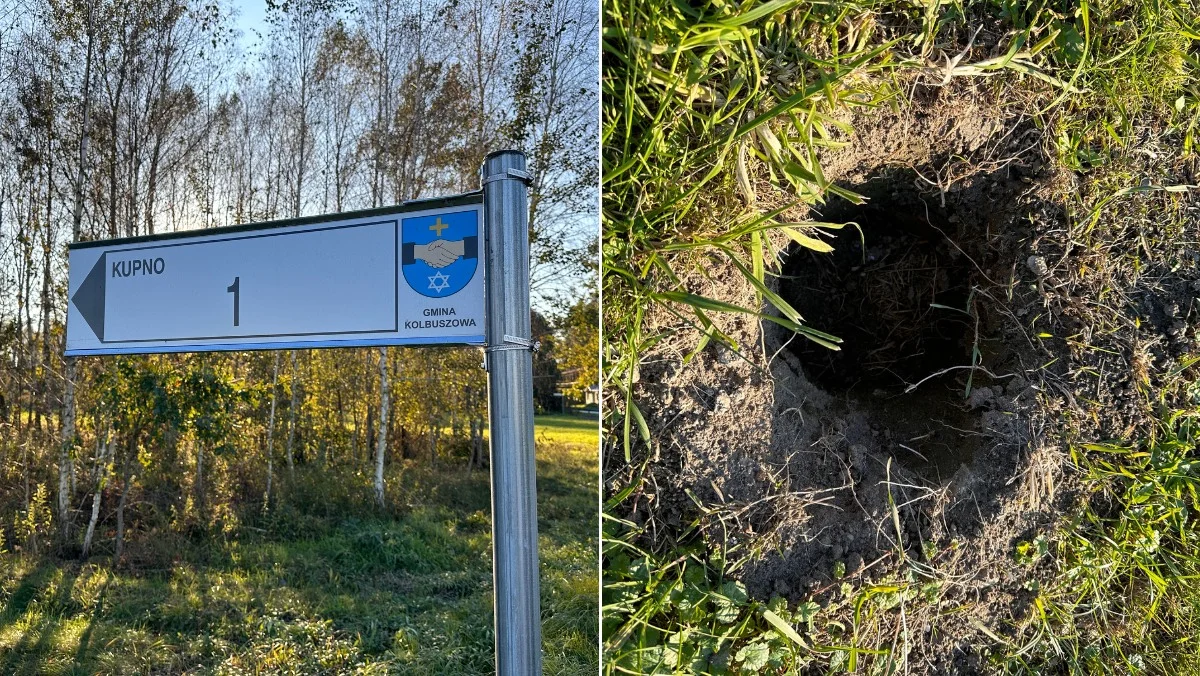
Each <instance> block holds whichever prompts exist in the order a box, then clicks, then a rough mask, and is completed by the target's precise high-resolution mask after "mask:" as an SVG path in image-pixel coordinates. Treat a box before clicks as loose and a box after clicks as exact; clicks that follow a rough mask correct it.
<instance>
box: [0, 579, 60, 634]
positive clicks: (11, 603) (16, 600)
mask: <svg viewBox="0 0 1200 676" xmlns="http://www.w3.org/2000/svg"><path fill="white" fill-rule="evenodd" d="M56 570H58V567H57V566H55V565H52V564H50V563H43V564H41V565H39V566H38V567H37V568H34V569H33V570H31V571H29V572H28V573H26V574H25V577H23V578H21V581H20V582H19V583H18V584H17V588H16V590H15V591H14V592H13V594H12V596H10V597H9V599H8V605H6V606H5V607H4V612H3V613H0V629H4V628H5V627H7V626H8V625H10V624H12V623H13V622H15V621H16V620H17V618H18V617H20V616H22V615H24V614H25V610H26V609H27V608H29V604H30V603H31V602H32V601H33V598H34V597H35V596H36V595H37V593H38V592H39V591H40V590H41V588H42V587H44V586H45V584H46V582H47V581H48V580H49V579H50V576H52V575H53V574H54V571H56Z"/></svg>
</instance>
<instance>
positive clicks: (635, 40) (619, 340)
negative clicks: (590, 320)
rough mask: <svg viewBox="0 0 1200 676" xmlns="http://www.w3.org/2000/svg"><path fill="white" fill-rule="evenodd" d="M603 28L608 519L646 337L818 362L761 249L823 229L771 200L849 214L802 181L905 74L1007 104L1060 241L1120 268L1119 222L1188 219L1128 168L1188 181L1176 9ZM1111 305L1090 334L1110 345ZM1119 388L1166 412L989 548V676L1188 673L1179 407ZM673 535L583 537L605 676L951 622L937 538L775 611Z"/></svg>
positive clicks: (1128, 258)
mask: <svg viewBox="0 0 1200 676" xmlns="http://www.w3.org/2000/svg"><path fill="white" fill-rule="evenodd" d="M604 11H605V28H604V34H603V39H604V48H603V49H604V59H605V61H604V67H603V72H602V77H603V80H604V81H603V92H604V96H605V100H604V104H603V110H602V115H603V120H602V121H603V135H602V143H603V150H602V153H603V160H602V162H603V173H604V185H603V211H602V218H603V232H604V234H603V259H604V266H603V270H604V313H605V326H606V334H605V345H604V357H605V361H604V371H603V373H604V379H605V390H606V392H608V393H609V394H608V397H609V398H608V400H607V402H606V403H607V407H606V413H607V417H606V419H605V421H604V427H605V429H606V437H605V438H606V445H605V451H604V452H605V454H606V458H605V461H606V469H608V470H611V471H612V473H613V474H612V476H611V477H607V478H610V479H611V478H620V479H621V480H623V481H624V482H625V485H623V486H618V487H617V488H618V490H616V492H615V493H614V494H612V495H607V496H606V498H607V501H606V503H605V504H606V511H607V512H610V513H616V512H617V511H621V512H625V511H627V510H626V509H624V507H627V506H628V505H627V504H625V503H626V501H628V500H633V499H641V498H642V497H645V496H649V495H653V494H655V493H657V492H658V491H657V490H656V487H655V486H654V485H653V484H652V483H649V482H648V472H649V468H650V462H651V458H652V457H653V456H654V454H655V451H654V446H655V444H654V440H652V439H651V432H650V426H649V425H648V424H647V417H648V415H647V413H646V412H644V411H643V410H642V406H644V405H645V404H644V403H642V404H639V401H638V398H637V396H636V394H637V387H636V385H635V383H636V382H637V381H638V377H639V367H640V365H641V363H642V360H643V359H644V358H645V356H646V355H647V354H648V353H649V352H651V351H652V350H653V349H654V348H655V346H656V345H658V344H659V343H660V342H661V341H662V340H664V339H665V338H667V337H668V336H672V335H674V334H676V333H679V332H691V333H692V335H695V336H697V338H696V340H695V343H694V345H693V346H692V349H693V350H694V352H693V353H692V354H694V353H695V352H698V351H700V350H702V349H704V348H705V346H707V345H708V344H709V343H711V342H713V341H720V342H725V343H727V344H730V345H731V346H732V347H734V348H735V349H738V350H742V349H744V348H745V347H746V346H741V345H737V344H736V343H735V342H734V341H733V340H732V338H731V337H730V336H727V335H725V334H723V333H722V332H721V330H720V328H719V326H718V324H717V323H716V322H714V318H715V316H716V315H718V314H721V313H740V314H747V315H752V316H755V317H757V318H759V319H761V320H764V321H771V322H775V323H777V324H781V325H783V326H785V327H788V328H790V329H792V330H794V331H796V332H797V333H800V334H801V335H803V336H805V337H807V338H808V339H811V340H814V341H816V342H818V343H822V344H826V345H827V346H828V347H830V349H835V348H836V347H837V341H836V338H834V337H832V336H829V335H826V334H823V333H821V332H820V329H821V327H820V326H809V325H808V324H807V322H806V321H805V319H804V318H803V317H800V316H799V315H798V314H796V313H795V311H794V309H793V308H791V307H790V306H788V304H787V303H786V302H785V301H783V299H781V298H779V297H777V296H775V295H774V294H773V293H772V291H771V290H772V279H771V278H772V276H773V274H774V273H775V271H777V269H778V267H777V264H778V260H779V255H780V253H781V250H782V248H783V247H786V246H789V245H799V246H804V247H808V248H811V249H815V250H817V251H824V250H828V248H829V247H828V245H827V244H826V243H825V241H824V240H823V239H822V237H823V232H824V231H825V230H828V229H830V228H835V227H840V226H839V224H824V223H814V222H803V221H801V222H796V221H797V219H796V217H794V216H792V215H791V214H792V213H793V212H792V211H791V209H790V208H791V207H793V206H796V205H799V206H801V207H802V206H804V205H815V204H820V203H822V202H824V201H826V200H829V199H832V198H834V197H835V196H836V197H838V198H842V199H848V200H851V201H854V200H856V199H857V197H856V196H855V195H852V194H848V193H846V191H845V190H842V189H839V188H838V187H837V186H834V185H832V184H831V183H830V181H829V180H828V179H827V178H826V177H825V175H824V173H823V172H822V169H821V166H820V160H819V153H820V152H821V151H822V150H823V149H827V148H836V147H839V146H840V145H842V144H846V143H850V144H853V143H855V142H856V141H855V139H854V136H853V131H854V130H853V128H852V127H851V126H850V125H849V124H847V123H846V122H845V120H847V119H849V118H850V117H851V115H850V114H851V113H855V112H863V113H870V111H871V110H872V109H875V108H883V107H891V108H900V107H904V106H908V105H912V104H911V103H910V102H908V101H907V100H906V96H907V92H908V91H909V87H911V85H912V80H913V77H914V76H915V75H918V74H920V75H921V76H922V77H924V78H925V81H926V82H931V81H932V82H937V81H941V80H943V78H951V77H994V76H999V77H1000V80H999V81H993V82H994V84H993V87H992V91H993V92H999V93H1000V99H1001V101H1002V102H1005V103H1007V104H1010V105H1017V106H1021V107H1022V108H1023V109H1024V110H1026V111H1027V112H1028V114H1029V115H1030V116H1031V117H1032V118H1033V119H1034V120H1035V122H1036V124H1037V126H1038V127H1039V129H1041V130H1042V133H1043V137H1044V139H1045V140H1046V142H1045V144H1044V147H1043V155H1044V156H1045V157H1046V159H1047V160H1048V161H1050V162H1053V163H1056V165H1057V167H1058V168H1059V169H1062V170H1065V171H1066V172H1071V173H1070V175H1071V176H1072V180H1075V181H1077V183H1075V184H1074V185H1073V186H1071V187H1070V188H1069V189H1066V190H1065V191H1064V196H1063V200H1064V206H1065V208H1066V212H1067V221H1068V224H1067V226H1068V227H1069V228H1070V231H1071V233H1072V237H1073V239H1074V241H1076V242H1077V243H1079V245H1080V246H1082V247H1086V248H1087V249H1088V250H1091V251H1102V252H1107V253H1106V255H1108V256H1110V257H1114V258H1115V257H1120V258H1121V259H1122V260H1123V261H1124V263H1126V264H1127V267H1128V268H1129V269H1132V270H1140V269H1142V266H1143V265H1145V264H1146V263H1147V259H1148V258H1149V257H1150V248H1151V247H1152V246H1154V247H1157V246H1158V244H1159V243H1147V242H1145V241H1143V242H1142V243H1141V246H1133V245H1130V244H1129V243H1128V240H1127V239H1125V240H1122V239H1121V238H1122V237H1123V236H1124V235H1122V233H1127V231H1129V230H1130V229H1133V230H1135V231H1136V230H1137V229H1138V228H1139V223H1140V222H1143V220H1144V221H1145V222H1148V223H1149V222H1153V223H1160V224H1161V223H1164V222H1167V223H1168V227H1167V228H1166V230H1168V231H1170V230H1171V228H1174V230H1175V231H1176V232H1183V233H1187V232H1191V233H1192V234H1191V236H1190V239H1192V240H1194V239H1195V237H1194V228H1195V221H1194V215H1193V216H1192V217H1191V218H1192V219H1193V220H1191V221H1190V222H1188V221H1186V220H1183V219H1187V218H1188V216H1186V215H1185V214H1184V213H1183V209H1182V207H1179V206H1178V204H1175V205H1174V206H1172V204H1173V203H1171V202H1170V201H1169V200H1170V195H1171V194H1174V195H1179V194H1181V193H1182V192H1185V191H1186V190H1188V188H1187V187H1185V186H1180V185H1172V184H1171V183H1169V182H1166V183H1164V182H1163V181H1162V177H1161V175H1159V174H1155V175H1150V173H1151V172H1148V171H1147V166H1148V165H1147V161H1146V159H1145V158H1146V157H1150V156H1153V157H1154V159H1155V161H1156V162H1158V167H1159V170H1161V168H1162V167H1167V168H1168V171H1170V168H1171V167H1175V168H1178V167H1180V166H1181V165H1182V164H1183V163H1184V162H1193V163H1194V157H1195V155H1194V151H1195V141H1196V131H1197V127H1198V125H1200V78H1197V71H1198V69H1200V49H1198V45H1200V15H1198V14H1197V9H1196V6H1195V3H1194V2H1188V1H1187V0H1158V1H1155V2H1140V1H1134V0H1112V1H1107V2H1086V1H1085V2H1074V1H1073V2H1031V3H1025V2H1014V1H1012V0H993V1H989V2H972V1H969V0H967V1H962V2H955V1H949V2H947V1H941V0H935V1H934V2H925V3H901V2H892V1H884V0H862V1H855V0H833V1H831V2H821V3H812V2H797V1H793V0H770V1H764V0H750V1H748V2H738V3H729V2H714V3H701V4H696V3H682V2H671V1H669V0H627V1H621V0H605V1H604ZM981 25H987V26H988V30H989V32H991V33H992V34H996V33H997V31H998V30H999V31H1002V32H1001V44H1000V47H999V48H997V49H993V50H991V53H990V54H985V53H981V51H980V50H979V49H978V48H977V49H976V50H975V51H973V52H970V53H963V55H962V58H961V60H960V61H953V59H954V57H956V56H958V54H959V50H961V49H962V48H963V47H964V46H965V44H966V43H967V42H968V40H969V39H970V38H971V36H972V35H973V34H974V32H975V30H976V29H977V28H978V27H979V26H981ZM1003 31H1006V32H1003ZM1168 138H1169V139H1170V140H1169V141H1166V140H1165V139H1168ZM1193 182H1194V181H1193ZM1153 193H1159V195H1160V196H1162V195H1164V194H1166V197H1163V199H1161V200H1160V199H1158V198H1154V197H1152V194H1153ZM1156 200H1157V201H1156ZM1164 207H1165V208H1164ZM1140 219H1141V220H1140ZM1189 227H1190V230H1188V228H1189ZM713 271H719V272H721V273H729V274H732V275H734V276H735V277H739V278H740V279H741V280H742V281H744V284H745V287H746V289H747V290H752V291H753V292H754V293H755V294H756V296H757V298H756V300H757V304H755V305H750V304H747V306H745V307H739V306H734V305H731V304H729V303H726V302H723V301H720V300H717V299H713V298H707V297H704V296H703V295H700V294H698V293H696V292H695V288H697V287H698V286H700V284H698V283H697V282H700V283H703V282H704V281H705V280H706V278H707V277H710V276H713V277H715V275H713ZM1080 274H1082V273H1080ZM725 279H727V278H725ZM1114 292H1117V293H1119V292H1120V290H1117V289H1112V288H1109V289H1106V290H1105V293H1106V294H1111V293H1114ZM1095 300H1098V301H1099V302H1101V303H1104V302H1109V299H1106V298H1100V299H1095ZM1110 305H1111V303H1110ZM768 307H769V308H770V310H765V309H764V308H768ZM1118 314H1119V311H1114V312H1113V317H1112V320H1113V321H1111V323H1102V324H1100V325H1098V326H1096V327H1095V331H1096V332H1097V334H1098V335H1099V334H1101V333H1105V334H1107V333H1114V332H1117V331H1119V330H1124V328H1123V327H1122V325H1121V322H1122V321H1126V319H1127V318H1125V317H1117V315H1118ZM651 317H653V318H654V321H653V322H650V321H648V318H651ZM1105 319H1106V321H1107V319H1108V318H1105ZM651 327H653V328H651ZM751 347H753V346H751ZM1089 349H1090V348H1089ZM1097 349H1099V348H1097ZM688 358H690V355H685V360H686V359H688ZM1184 370H1186V369H1180V371H1181V372H1182V371H1184ZM1189 373H1190V377H1192V378H1195V377H1196V374H1195V373H1194V369H1192V371H1189ZM1147 384H1148V383H1147ZM1193 389H1195V388H1194V387H1193ZM1146 396H1147V400H1148V401H1147V405H1148V406H1157V407H1160V408H1161V410H1163V411H1171V410H1174V411H1183V412H1182V413H1171V414H1168V413H1163V414H1162V416H1161V417H1162V420H1163V422H1162V430H1159V431H1158V432H1154V433H1147V437H1146V438H1145V439H1141V440H1138V439H1131V440H1126V441H1125V442H1122V443H1116V444H1090V445H1089V444H1085V443H1082V442H1078V443H1075V452H1074V453H1073V455H1072V465H1071V467H1069V468H1068V471H1073V472H1078V476H1081V477H1083V485H1084V486H1085V487H1086V488H1085V489H1084V495H1082V496H1080V497H1079V499H1078V500H1077V504H1076V507H1075V508H1074V509H1073V510H1072V511H1070V512H1069V513H1067V514H1066V515H1064V518H1063V522H1062V523H1059V524H1057V525H1056V526H1054V527H1053V528H1049V529H1047V530H1046V531H1045V532H1044V533H1041V534H1039V535H1038V536H1037V537H1035V538H1032V539H1031V540H1030V541H1029V542H1025V543H1022V545H1021V546H1020V547H1019V548H1018V550H1017V551H1014V552H1013V554H1012V556H1013V565H1014V566H1019V567H1020V569H1021V570H1023V571H1025V573H1026V574H1027V576H1028V591H1029V592H1030V594H1031V595H1032V598H1033V599H1034V601H1033V608H1034V612H1033V613H1032V615H1031V616H1030V617H1029V618H1027V619H1026V620H1025V622H1024V623H1023V624H1020V625H1019V626H1016V627H1010V629H1012V633H1011V635H1010V634H1005V635H1003V636H1002V635H1000V634H999V633H997V632H996V631H993V630H991V629H987V628H986V627H984V628H983V630H981V632H980V633H979V634H976V635H975V637H974V638H973V639H972V640H974V641H980V640H982V641H983V644H982V645H976V646H974V647H975V648H978V649H979V650H980V651H981V652H982V654H984V655H985V657H986V658H987V660H988V665H989V667H990V668H992V669H995V670H1004V671H1009V672H1012V673H1030V674H1032V673H1081V674H1082V673H1106V674H1107V673H1114V674H1115V673H1200V646H1198V645H1197V642H1196V641H1195V640H1194V638H1193V637H1194V636H1195V635H1197V633H1198V632H1197V631H1196V628H1197V624H1198V623H1200V594H1197V592H1196V591H1195V590H1196V589H1198V588H1200V587H1197V584H1196V582H1197V575H1200V551H1198V550H1197V549H1196V542H1197V540H1196V537H1197V536H1196V532H1195V523H1196V519H1197V518H1200V510H1198V507H1200V500H1198V499H1197V495H1196V489H1195V485H1194V480H1195V477H1196V467H1197V465H1195V464H1194V463H1195V462H1197V460H1196V457H1197V456H1196V449H1195V446H1196V434H1195V432H1194V431H1193V428H1194V423H1193V422H1192V420H1193V418H1194V415H1195V409H1194V406H1195V403H1196V402H1194V401H1193V402H1190V403H1189V402H1186V401H1180V400H1179V399H1178V398H1175V399H1172V400H1171V401H1169V402H1168V401H1167V399H1168V398H1167V397H1166V396H1165V394H1164V393H1163V392H1153V391H1149V389H1148V388H1147V391H1146ZM1167 404H1170V405H1167ZM1085 441H1086V440H1085ZM643 481H647V483H646V484H645V485H643V483H642V482H643ZM618 507H622V509H620V510H618V509H617V508H618ZM699 509H701V510H703V509H704V506H700V507H699ZM683 522H684V526H682V527H680V528H677V529H675V530H674V531H672V532H669V533H663V532H661V529H662V527H663V524H662V523H658V524H657V527H658V528H659V532H657V534H656V536H655V537H654V538H650V537H648V536H647V532H646V530H647V526H646V525H644V524H634V523H631V522H627V521H622V520H619V519H616V518H614V517H611V516H609V517H606V519H605V524H604V542H603V549H604V556H605V559H604V564H603V566H604V576H605V590H604V597H603V604H604V606H603V607H604V610H603V615H604V618H603V625H604V626H603V635H604V640H605V644H604V647H605V652H606V657H605V665H606V671H607V672H608V673H710V674H725V673H758V672H759V671H761V670H764V669H765V670H766V671H767V672H768V673H788V672H790V671H792V670H796V669H800V668H805V667H807V668H809V669H819V670H820V671H822V672H827V673H842V672H847V671H857V672H859V673H895V672H897V671H899V670H902V669H907V668H909V667H910V666H911V665H909V664H908V663H907V651H908V647H909V645H910V643H911V641H910V636H909V634H908V633H907V631H908V630H907V629H906V630H905V631H892V629H893V628H894V627H896V626H898V625H899V624H900V623H899V621H898V619H897V618H898V617H909V618H911V617H915V616H919V615H921V614H922V613H929V612H930V611H931V610H934V611H936V614H935V615H934V618H935V619H934V623H935V625H936V623H937V622H938V621H940V620H941V619H948V618H950V617H951V616H953V617H955V618H959V619H962V620H965V621H968V622H969V621H970V619H971V618H972V617H973V616H974V615H975V613H974V607H973V606H970V605H968V606H965V607H955V608H943V607H941V606H939V603H940V601H941V599H942V598H943V595H944V592H945V590H946V589H947V588H948V587H949V586H951V585H953V584H954V580H952V579H950V578H948V577H947V575H946V574H945V573H943V572H941V571H940V570H939V566H938V562H939V561H941V560H943V559H942V557H949V556H951V555H953V553H954V552H953V547H951V549H950V550H947V551H930V552H928V553H927V554H928V556H926V557H925V558H926V560H927V562H914V561H912V560H903V561H902V563H898V564H896V565H892V566H890V571H891V572H889V573H888V574H887V575H885V576H882V577H880V576H877V577H876V579H875V580H874V581H873V582H872V583H870V584H868V583H865V582H862V581H860V580H857V579H852V578H845V579H843V578H842V576H841V574H840V573H839V571H836V570H835V571H831V573H832V576H833V577H834V578H836V579H837V582H835V584H834V585H833V588H832V589H833V592H834V594H833V600H832V601H830V602H829V604H828V605H827V606H826V607H816V606H815V605H809V604H808V603H801V604H800V605H799V607H797V606H795V605H792V606H789V605H788V604H786V603H784V602H783V601H782V600H781V599H765V600H763V599H757V600H756V599H751V598H748V597H747V596H746V594H745V591H744V589H742V588H741V587H740V586H739V585H738V584H737V583H735V582H733V581H732V579H731V574H732V573H733V572H735V571H731V570H729V569H728V567H727V565H726V559H733V558H737V557H734V556H732V554H733V552H732V551H729V550H726V549H722V548H720V547H718V548H717V549H716V550H714V551H706V550H704V549H703V548H702V547H701V546H700V545H699V543H697V542H696V538H694V533H693V532H692V531H691V530H690V529H689V528H688V527H687V525H686V524H687V523H688V516H687V515H685V518H684V519H683ZM649 542H657V543H659V544H658V545H656V546H653V547H652V546H650V545H649V544H647V543H649ZM666 543H669V544H666ZM893 555H894V556H895V558H896V559H904V557H903V555H902V553H900V554H897V553H893Z"/></svg>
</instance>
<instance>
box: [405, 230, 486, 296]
mask: <svg viewBox="0 0 1200 676" xmlns="http://www.w3.org/2000/svg"><path fill="white" fill-rule="evenodd" d="M439 218H440V219H442V224H443V225H447V226H449V227H447V228H445V229H443V230H442V234H441V236H440V237H439V236H438V234H437V233H436V232H434V231H433V230H430V229H429V228H430V226H432V225H434V224H435V223H437V220H438V219H439ZM400 228H401V233H400V241H401V243H402V244H428V243H430V242H432V241H434V240H436V239H444V240H448V241H451V242H454V241H458V240H462V239H465V238H467V237H475V238H476V242H477V245H476V252H478V250H479V246H480V245H482V242H479V240H478V237H479V212H478V211H458V212H453V213H448V214H437V215H434V216H421V217H418V218H405V219H402V220H401V221H400ZM478 267H479V256H478V253H476V255H475V256H471V257H468V256H463V257H460V258H459V259H458V260H456V261H454V262H453V263H451V264H450V265H447V266H446V267H444V268H434V267H432V266H430V265H429V264H428V263H426V262H425V261H422V260H420V259H417V260H414V261H412V262H411V263H410V262H407V261H406V262H405V263H404V264H403V265H402V266H401V271H402V272H403V273H404V281H406V282H408V285H409V287H411V288H412V290H413V291H416V292H417V293H419V294H421V295H422V296H428V297H429V298H446V297H448V296H452V295H454V294H456V293H458V292H459V291H461V290H462V288H463V287H464V286H466V285H467V283H468V282H470V281H471V278H472V277H474V276H475V270H476V269H477V268H478ZM437 273H441V274H442V275H445V276H446V277H448V278H449V279H448V280H445V281H443V280H438V283H437V284H433V285H431V282H430V277H433V276H434V275H436V274H437ZM443 284H444V285H445V287H444V288H440V287H442V285H443ZM433 286H436V287H439V288H432V287H433Z"/></svg>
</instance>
